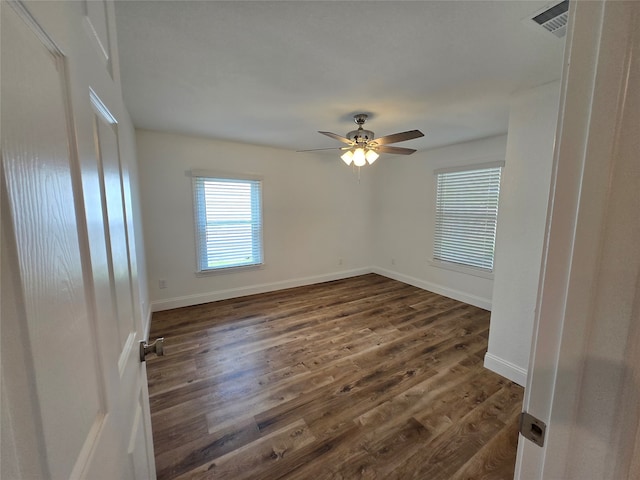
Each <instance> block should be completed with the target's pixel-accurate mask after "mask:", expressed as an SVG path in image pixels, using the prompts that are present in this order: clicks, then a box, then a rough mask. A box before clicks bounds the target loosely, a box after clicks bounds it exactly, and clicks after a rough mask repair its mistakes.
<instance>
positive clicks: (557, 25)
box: [531, 0, 569, 38]
mask: <svg viewBox="0 0 640 480" xmlns="http://www.w3.org/2000/svg"><path fill="white" fill-rule="evenodd" d="M568 17H569V0H564V1H563V2H560V3H557V4H555V5H554V6H552V7H550V8H549V7H545V8H544V9H543V10H541V11H539V12H536V13H535V14H534V16H533V17H532V18H531V20H533V21H534V22H536V23H537V24H538V25H540V26H541V27H542V28H544V29H545V30H547V31H548V32H551V33H553V34H554V35H555V36H556V37H558V38H562V37H564V36H565V34H566V33H567V18H568Z"/></svg>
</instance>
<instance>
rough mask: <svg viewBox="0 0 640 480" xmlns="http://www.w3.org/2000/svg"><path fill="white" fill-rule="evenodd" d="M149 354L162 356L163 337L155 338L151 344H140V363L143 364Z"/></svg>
mask: <svg viewBox="0 0 640 480" xmlns="http://www.w3.org/2000/svg"><path fill="white" fill-rule="evenodd" d="M150 353H155V354H156V355H157V356H158V357H162V356H164V337H161V338H156V341H155V342H153V343H151V344H149V343H147V342H146V341H144V340H142V341H141V342H140V361H141V362H144V361H145V360H146V357H147V355H148V354H150Z"/></svg>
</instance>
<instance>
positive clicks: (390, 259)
mask: <svg viewBox="0 0 640 480" xmlns="http://www.w3.org/2000/svg"><path fill="white" fill-rule="evenodd" d="M506 143H507V137H506V135H501V136H497V137H490V138H485V139H481V140H474V141H471V142H465V143H459V144H456V145H452V146H448V147H443V148H438V149H434V150H429V151H424V152H417V153H415V154H413V155H411V156H407V157H402V156H395V157H391V156H388V157H385V158H382V159H381V160H380V161H378V162H377V163H375V164H374V165H373V170H375V177H374V185H375V187H374V188H375V195H374V201H373V216H374V218H375V221H374V223H373V224H374V235H373V239H374V241H375V243H374V246H375V249H374V255H373V258H374V262H375V263H374V265H375V267H374V271H376V272H378V273H381V274H383V275H386V276H388V277H391V278H395V279H397V280H400V281H403V282H406V283H409V284H412V285H416V286H418V287H421V288H425V289H427V290H430V291H433V292H436V293H440V294H442V295H446V296H449V297H451V298H455V299H457V300H461V301H464V302H467V303H470V304H472V305H477V306H479V307H482V308H486V309H489V310H490V309H491V292H492V289H493V281H492V280H491V279H490V278H482V277H479V276H474V275H469V274H465V273H460V272H456V271H452V270H447V269H444V268H441V267H437V266H435V265H433V264H432V263H431V259H432V253H433V228H434V221H433V218H434V215H435V200H436V194H435V175H434V173H433V172H434V170H435V169H438V168H442V167H451V166H463V165H473V164H478V163H486V162H492V161H496V160H504V158H505V148H506Z"/></svg>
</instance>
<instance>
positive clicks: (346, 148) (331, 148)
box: [296, 147, 349, 153]
mask: <svg viewBox="0 0 640 480" xmlns="http://www.w3.org/2000/svg"><path fill="white" fill-rule="evenodd" d="M348 149H349V147H330V148H312V149H310V150H296V153H300V152H318V151H320V150H348Z"/></svg>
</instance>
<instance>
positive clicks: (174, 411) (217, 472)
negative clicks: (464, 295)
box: [147, 274, 523, 480]
mask: <svg viewBox="0 0 640 480" xmlns="http://www.w3.org/2000/svg"><path fill="white" fill-rule="evenodd" d="M488 330H489V312H487V311H485V310H482V309H479V308H477V307H473V306H471V305H467V304H464V303H461V302H458V301H456V300H452V299H450V298H446V297H443V296H440V295H437V294H435V293H432V292H427V291H425V290H421V289H419V288H416V287H413V286H410V285H406V284H403V283H401V282H397V281H395V280H391V279H388V278H385V277H382V276H379V275H375V274H368V275H362V276H359V277H353V278H349V279H343V280H337V281H334V282H326V283H322V284H316V285H309V286H305V287H299V288H292V289H287V290H281V291H277V292H269V293H265V294H260V295H252V296H247V297H242V298H237V299H229V300H223V301H220V302H214V303H210V304H204V305H196V306H192V307H186V308H181V309H175V310H170V311H166V312H158V313H155V314H154V316H153V320H152V331H151V333H150V336H151V337H155V336H164V337H165V346H166V347H165V352H166V353H165V356H164V357H158V358H149V359H148V361H147V370H148V380H149V396H150V405H151V413H152V426H153V433H154V445H155V452H156V467H157V468H156V469H157V472H158V478H159V479H160V480H163V479H176V478H179V479H187V478H189V479H191V478H196V479H197V478H202V479H216V480H217V479H234V480H235V479H242V478H251V479H260V480H272V479H274V480H275V479H280V478H282V479H289V480H295V479H313V480H322V479H332V480H337V479H349V480H351V479H385V480H393V479H398V480H400V479H402V480H404V479H409V478H416V479H420V480H424V479H430V480H431V479H434V480H437V479H450V478H455V479H474V478H478V479H480V478H483V479H491V480H494V479H496V480H497V479H499V478H500V479H502V478H504V479H507V478H511V477H512V475H513V468H514V464H515V450H516V443H515V442H516V439H517V431H516V421H517V413H518V412H519V411H520V408H521V402H522V396H523V392H522V388H521V387H519V386H517V385H514V384H513V383H511V382H508V381H507V380H505V379H504V378H502V377H500V376H498V375H496V374H494V373H492V372H490V371H488V370H486V369H484V367H483V357H484V353H485V352H486V347H487V338H488Z"/></svg>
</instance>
